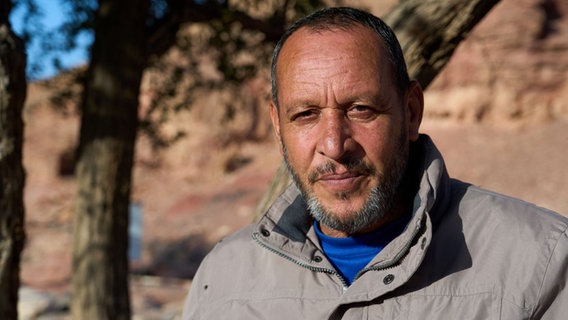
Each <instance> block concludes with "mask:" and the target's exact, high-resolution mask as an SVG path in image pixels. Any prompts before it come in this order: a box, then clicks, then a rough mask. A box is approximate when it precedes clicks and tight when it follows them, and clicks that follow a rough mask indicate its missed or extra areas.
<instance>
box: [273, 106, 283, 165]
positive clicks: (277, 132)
mask: <svg viewBox="0 0 568 320" xmlns="http://www.w3.org/2000/svg"><path fill="white" fill-rule="evenodd" d="M270 120H272V128H273V129H274V134H275V135H276V139H277V141H278V145H279V146H280V153H281V154H283V153H284V150H283V149H282V136H281V134H280V115H279V114H278V107H276V104H275V103H274V101H273V100H270Z"/></svg>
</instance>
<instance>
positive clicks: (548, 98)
mask: <svg viewBox="0 0 568 320" xmlns="http://www.w3.org/2000/svg"><path fill="white" fill-rule="evenodd" d="M567 15H568V2H567V1H563V0H504V1H502V2H501V3H500V4H498V5H497V6H496V7H495V8H494V9H493V11H491V12H490V13H489V15H488V16H487V17H486V18H485V20H483V21H482V22H481V23H480V24H479V25H478V26H477V27H476V28H475V29H474V30H473V32H472V33H471V34H470V36H469V37H468V39H467V40H466V41H464V42H463V43H462V44H461V45H460V46H459V47H458V49H457V51H456V53H455V54H454V56H453V57H452V60H451V61H450V63H449V64H448V65H447V67H446V69H445V70H444V71H443V72H442V74H440V75H439V77H438V78H437V79H436V80H435V81H434V83H433V84H432V86H431V87H430V88H428V91H427V94H426V105H427V109H426V117H433V118H450V119H455V120H463V121H467V122H484V123H491V124H499V123H501V122H516V123H526V122H529V123H534V122H542V121H548V120H554V119H566V117H568V103H566V101H567V98H568V81H567V78H568V19H567V17H566V16H567Z"/></svg>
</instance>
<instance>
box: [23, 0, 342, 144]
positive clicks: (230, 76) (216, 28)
mask: <svg viewBox="0 0 568 320" xmlns="http://www.w3.org/2000/svg"><path fill="white" fill-rule="evenodd" d="M36 1H37V0H22V1H20V2H19V5H21V6H23V7H25V8H26V16H25V19H26V20H25V21H36V22H34V23H30V24H27V23H26V28H25V30H24V38H25V39H27V40H28V41H30V40H31V39H32V37H36V38H40V39H41V43H42V44H41V46H42V50H43V51H44V52H45V54H46V55H52V56H53V61H52V63H53V64H54V66H55V67H56V68H58V69H59V70H60V69H61V68H62V67H63V65H62V63H61V61H60V59H61V56H62V53H64V52H67V51H70V50H74V49H76V48H77V46H78V43H77V38H78V36H79V35H80V34H82V33H87V34H92V32H93V31H92V30H93V27H94V26H93V20H94V13H95V11H96V9H97V1H96V0H73V1H71V0H60V3H61V6H62V8H63V10H64V12H65V16H66V17H68V18H67V20H65V21H64V22H63V23H62V24H61V25H60V26H59V27H57V28H56V29H55V30H43V28H42V26H41V25H39V24H38V23H37V21H38V18H40V17H41V16H42V12H41V11H40V10H39V7H38V6H37V3H36ZM338 3H339V1H338V0H335V1H327V2H326V1H324V0H296V1H293V0H269V1H260V0H240V1H232V2H229V1H219V0H195V1H184V0H152V1H151V6H150V9H149V12H148V17H147V20H146V30H141V32H145V33H146V34H147V39H148V40H147V46H146V47H147V52H145V54H146V55H147V57H148V61H149V64H148V66H147V69H146V70H147V72H146V74H147V76H146V80H147V81H145V84H146V85H147V86H148V87H146V88H144V90H146V91H148V92H151V102H150V105H149V106H147V107H144V108H142V112H141V114H140V118H141V119H140V127H139V128H140V131H141V133H142V134H144V135H146V136H147V137H149V140H150V141H151V143H152V145H153V147H154V150H156V151H157V150H159V149H161V148H164V147H167V146H169V145H170V144H171V143H173V142H175V141H177V140H179V139H180V138H182V137H183V136H184V133H183V132H178V133H176V134H174V135H173V136H166V135H164V134H163V133H162V130H161V127H162V126H163V124H165V123H166V122H167V121H168V120H169V119H171V117H172V116H174V115H175V114H176V112H177V111H179V110H184V109H188V108H189V107H190V106H191V105H192V102H193V101H194V95H195V94H196V93H197V92H203V90H209V91H211V90H225V91H228V92H231V93H232V95H233V96H237V97H238V96H239V95H238V92H239V90H240V86H241V85H242V84H243V83H245V82H246V81H247V80H249V79H252V78H254V77H257V76H259V71H260V70H266V67H267V65H268V64H269V62H270V57H271V52H272V48H273V46H274V43H275V42H276V41H277V40H278V39H279V37H280V35H281V34H282V33H283V32H284V30H285V28H286V27H287V26H288V24H289V22H290V21H294V20H295V19H297V18H298V17H299V16H303V15H305V14H307V13H309V12H311V11H313V10H315V9H317V8H319V7H322V6H324V5H328V4H338ZM172 51H175V53H172ZM172 56H175V58H174V57H172ZM204 62H206V63H208V64H212V65H214V67H215V70H216V71H215V73H214V74H211V72H210V70H203V63H204ZM40 68H41V65H38V64H35V65H34V66H33V68H32V70H35V71H36V72H37V71H38V70H39V69H40ZM32 77H33V72H32ZM65 81H67V84H66V85H63V86H61V85H60V83H55V85H53V89H56V90H55V91H54V92H55V93H54V94H53V96H52V97H51V102H52V104H53V105H54V106H58V107H59V108H60V109H61V110H63V111H69V110H67V108H66V106H68V105H72V104H73V103H71V102H77V101H78V100H79V99H80V96H81V86H76V85H73V83H79V84H82V81H84V72H83V71H81V70H79V71H77V72H73V74H72V76H71V77H70V78H68V79H67V80H65ZM43 83H44V84H46V85H50V84H53V82H49V81H46V82H43ZM222 107H223V108H225V110H226V112H225V114H226V120H227V121H230V120H231V119H232V118H233V117H234V115H235V110H236V109H235V107H234V105H233V104H232V103H231V102H227V104H226V105H224V106H222Z"/></svg>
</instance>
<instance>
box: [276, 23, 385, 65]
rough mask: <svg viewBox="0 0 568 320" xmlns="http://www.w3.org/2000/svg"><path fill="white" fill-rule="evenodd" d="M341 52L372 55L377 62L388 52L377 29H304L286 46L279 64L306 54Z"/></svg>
mask: <svg viewBox="0 0 568 320" xmlns="http://www.w3.org/2000/svg"><path fill="white" fill-rule="evenodd" d="M337 49H348V50H352V51H353V52H352V53H357V54H361V55H370V56H372V57H373V58H375V59H380V58H384V57H383V56H384V55H385V50H384V48H383V42H382V39H381V38H380V37H379V35H378V34H377V33H376V32H374V31H373V30H371V29H369V28H367V27H364V26H361V25H356V24H355V25H353V26H350V27H344V28H340V27H330V28H327V29H322V28H320V29H317V30H314V29H312V28H311V27H309V26H304V27H301V28H300V29H298V30H297V31H296V32H294V33H293V34H292V35H290V37H289V38H288V39H287V40H286V42H285V43H284V44H283V46H282V49H281V52H280V54H279V58H278V61H277V65H278V66H279V65H281V64H282V63H281V62H282V61H283V60H284V61H286V60H287V59H288V58H290V57H291V56H292V57H294V58H298V56H300V55H302V54H304V55H305V54H310V53H311V54H312V55H314V56H315V55H317V54H326V53H329V54H333V53H338V52H337Z"/></svg>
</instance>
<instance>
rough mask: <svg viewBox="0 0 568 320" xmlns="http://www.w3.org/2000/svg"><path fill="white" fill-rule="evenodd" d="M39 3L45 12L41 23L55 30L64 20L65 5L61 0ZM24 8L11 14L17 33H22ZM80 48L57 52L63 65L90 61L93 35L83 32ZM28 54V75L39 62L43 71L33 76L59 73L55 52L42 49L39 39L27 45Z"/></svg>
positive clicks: (69, 66) (38, 0)
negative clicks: (53, 61)
mask: <svg viewBox="0 0 568 320" xmlns="http://www.w3.org/2000/svg"><path fill="white" fill-rule="evenodd" d="M36 2H37V4H38V5H39V6H40V9H41V10H42V12H43V17H42V19H41V21H40V22H41V24H42V25H43V27H44V28H43V29H44V30H46V31H50V30H54V29H55V28H57V27H58V26H59V25H60V24H61V23H62V21H63V19H64V15H65V12H66V10H65V7H64V5H63V3H62V1H60V0H36ZM23 13H24V12H23V8H22V7H17V8H16V10H15V11H13V12H12V15H11V16H10V21H11V23H12V27H13V28H14V31H15V32H16V33H17V34H21V31H22V28H23V21H22V17H23ZM77 41H78V43H79V48H78V49H76V50H73V51H71V52H65V53H57V55H58V57H59V59H60V61H61V63H62V66H63V67H64V68H65V69H67V68H72V67H75V66H78V65H82V64H85V63H86V62H87V61H88V46H89V45H90V44H91V43H92V36H90V35H87V34H85V33H83V34H82V35H81V36H80V37H79V38H78V39H77ZM26 51H27V55H28V76H32V75H31V74H30V70H31V69H30V68H29V67H30V66H31V65H32V64H34V63H37V64H39V65H40V67H41V71H40V72H38V73H37V74H34V75H33V78H36V79H44V78H49V77H52V76H53V75H55V74H56V73H57V69H56V68H55V67H54V66H53V64H52V59H53V57H54V54H45V52H44V51H43V50H42V49H41V46H40V43H39V39H33V40H32V41H31V43H28V46H27V50H26Z"/></svg>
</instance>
